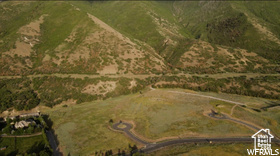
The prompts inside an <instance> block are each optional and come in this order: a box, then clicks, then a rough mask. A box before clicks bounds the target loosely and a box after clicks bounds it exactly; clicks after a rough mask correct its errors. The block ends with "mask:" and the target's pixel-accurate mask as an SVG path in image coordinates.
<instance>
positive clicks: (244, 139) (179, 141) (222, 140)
mask: <svg viewBox="0 0 280 156" xmlns="http://www.w3.org/2000/svg"><path fill="white" fill-rule="evenodd" d="M219 119H227V118H226V117H224V118H219ZM120 124H123V125H125V127H123V128H120V127H119V126H120ZM112 127H113V129H115V130H118V131H122V132H124V133H125V134H126V135H127V136H128V137H129V138H130V139H132V140H135V141H137V142H139V143H141V144H144V145H145V147H144V148H142V149H140V150H138V151H135V152H142V153H150V152H153V151H156V150H159V149H161V148H164V147H167V146H171V145H177V144H185V143H240V142H249V143H250V142H251V143H253V142H254V140H253V139H252V138H250V137H241V138H193V139H174V140H169V141H163V142H159V143H156V142H155V143H150V142H147V141H145V140H141V139H140V138H139V137H137V136H135V135H134V134H133V133H131V131H130V129H132V125H131V124H129V123H125V122H122V123H115V124H113V126H112ZM258 130H259V129H258ZM272 142H275V143H280V140H279V139H275V138H274V139H272Z"/></svg>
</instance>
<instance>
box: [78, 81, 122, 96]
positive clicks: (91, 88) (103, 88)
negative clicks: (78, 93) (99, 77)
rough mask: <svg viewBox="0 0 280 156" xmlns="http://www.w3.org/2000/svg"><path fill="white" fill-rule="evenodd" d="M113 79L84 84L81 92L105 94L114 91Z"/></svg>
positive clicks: (114, 83)
mask: <svg viewBox="0 0 280 156" xmlns="http://www.w3.org/2000/svg"><path fill="white" fill-rule="evenodd" d="M116 86H117V85H116V82H115V81H105V82H104V81H99V82H98V83H97V84H90V85H88V86H86V87H85V88H84V89H83V90H82V93H87V94H91V95H105V94H107V93H108V92H111V91H114V90H115V88H116Z"/></svg>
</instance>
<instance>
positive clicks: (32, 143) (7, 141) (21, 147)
mask: <svg viewBox="0 0 280 156" xmlns="http://www.w3.org/2000/svg"><path fill="white" fill-rule="evenodd" d="M44 146H45V142H44V139H43V137H42V135H39V136H33V137H28V138H13V137H11V138H0V147H7V148H6V149H5V150H2V151H0V155H16V154H32V153H39V152H40V151H41V150H43V149H44Z"/></svg>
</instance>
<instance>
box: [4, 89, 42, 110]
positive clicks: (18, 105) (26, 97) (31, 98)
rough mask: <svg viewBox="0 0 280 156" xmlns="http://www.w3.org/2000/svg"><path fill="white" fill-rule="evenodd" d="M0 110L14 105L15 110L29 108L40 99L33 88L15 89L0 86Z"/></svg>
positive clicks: (34, 105) (35, 104)
mask: <svg viewBox="0 0 280 156" xmlns="http://www.w3.org/2000/svg"><path fill="white" fill-rule="evenodd" d="M0 95H1V96H0V111H1V112H3V111H5V110H7V109H8V108H11V107H14V108H15V109H16V110H29V109H32V108H34V107H36V106H37V105H38V104H39V103H40V99H39V98H38V96H37V94H36V93H35V92H34V90H24V91H15V92H12V91H11V90H9V89H7V88H5V87H2V88H0Z"/></svg>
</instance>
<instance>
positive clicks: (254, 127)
mask: <svg viewBox="0 0 280 156" xmlns="http://www.w3.org/2000/svg"><path fill="white" fill-rule="evenodd" d="M208 115H209V116H210V117H212V118H215V119H222V120H231V121H234V122H237V123H240V124H242V125H245V126H248V127H250V128H253V129H255V130H257V131H258V130H260V128H258V127H256V126H254V125H251V124H249V123H247V122H243V121H240V120H236V119H233V118H231V117H229V116H227V115H225V114H222V115H220V116H215V115H213V114H212V113H210V114H208Z"/></svg>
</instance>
